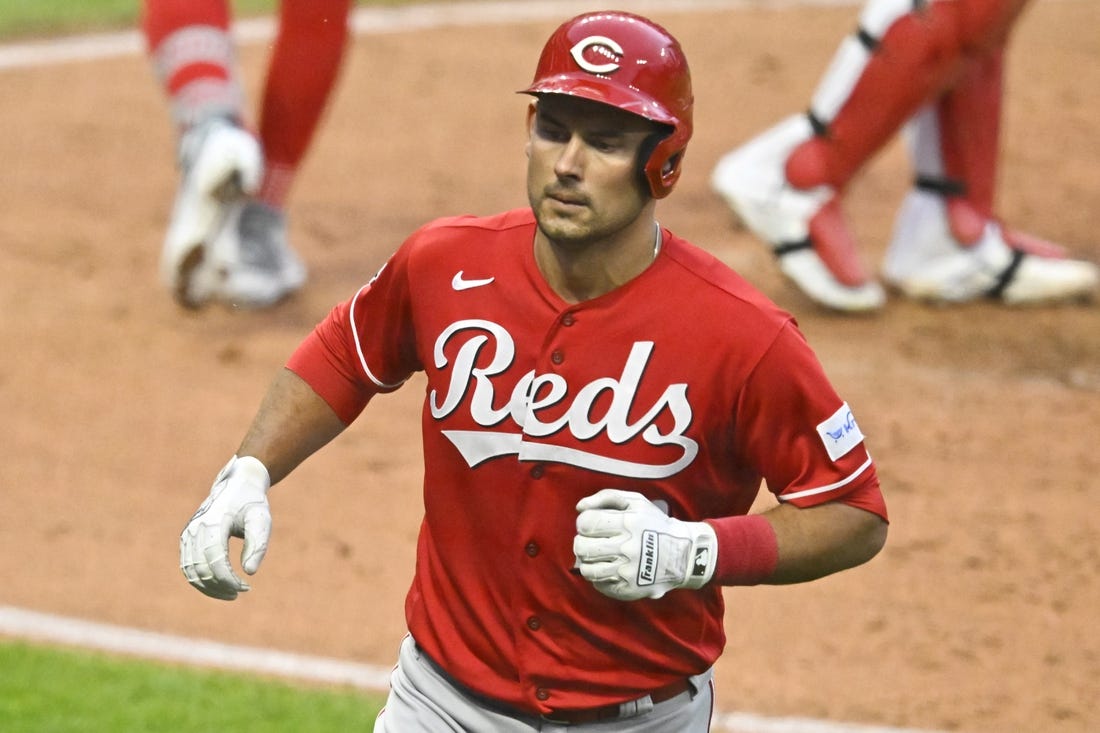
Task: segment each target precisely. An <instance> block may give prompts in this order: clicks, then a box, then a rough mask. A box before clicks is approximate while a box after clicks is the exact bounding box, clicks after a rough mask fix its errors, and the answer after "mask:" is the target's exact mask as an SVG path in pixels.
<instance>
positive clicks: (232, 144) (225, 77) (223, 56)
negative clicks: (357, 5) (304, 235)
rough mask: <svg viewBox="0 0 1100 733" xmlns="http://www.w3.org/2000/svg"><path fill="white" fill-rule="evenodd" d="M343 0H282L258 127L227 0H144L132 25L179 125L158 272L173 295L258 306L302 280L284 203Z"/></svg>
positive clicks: (316, 108)
mask: <svg viewBox="0 0 1100 733" xmlns="http://www.w3.org/2000/svg"><path fill="white" fill-rule="evenodd" d="M351 5H352V2H351V0H282V1H281V2H280V3H279V8H280V10H279V23H278V34H277V36H276V38H275V44H274V48H273V50H272V54H271V58H270V62H269V65H268V74H267V79H266V82H265V86H264V91H263V98H262V100H261V104H260V110H259V112H260V114H259V126H258V129H257V130H256V131H253V130H252V129H250V128H249V126H248V124H247V119H248V115H247V114H246V112H245V104H244V91H243V88H242V87H243V85H242V83H241V79H240V73H239V70H238V68H237V59H236V49H235V46H234V43H233V39H232V37H231V34H230V29H229V21H230V18H229V4H228V2H227V0H145V5H144V12H143V16H142V22H141V25H142V30H143V32H144V34H145V38H146V42H147V45H148V50H149V55H150V58H151V59H152V62H153V67H154V70H155V71H156V75H157V78H158V80H159V81H160V83H161V85H162V87H163V88H164V91H165V94H166V95H167V97H168V100H169V103H170V110H171V114H172V119H173V122H174V123H175V126H176V129H177V131H178V133H179V150H178V163H179V168H180V184H179V189H178V192H177V194H176V199H175V203H174V205H173V208H172V215H171V219H170V221H169V224H168V231H167V234H166V235H165V240H164V247H163V249H162V253H161V263H160V270H161V279H162V280H163V281H164V283H165V285H167V286H168V288H169V289H170V290H171V291H172V293H173V295H174V296H175V298H176V300H177V301H178V302H179V303H180V304H181V305H183V306H186V307H189V308H198V307H201V306H203V305H205V304H206V303H209V302H211V301H221V302H224V303H226V304H229V305H232V306H237V307H253V308H259V307H266V306H270V305H272V304H274V303H277V302H278V301H280V300H282V299H283V298H285V297H286V296H288V295H290V294H291V293H293V292H294V291H296V290H298V289H299V288H301V287H302V285H303V284H304V283H305V280H306V267H305V265H304V263H303V262H302V260H301V258H299V256H298V255H297V253H296V252H295V251H294V250H293V249H292V248H291V246H290V244H289V243H288V242H287V232H286V228H287V227H286V215H285V204H286V197H287V193H288V191H289V189H290V186H291V184H292V183H293V180H294V177H295V174H296V173H297V170H298V166H299V164H300V163H301V161H302V159H303V158H304V156H305V153H306V150H307V149H308V147H309V144H310V142H311V141H312V139H313V135H314V132H315V130H316V128H317V124H318V122H319V120H320V117H321V114H322V112H323V111H324V108H325V105H326V103H327V101H328V98H329V95H330V93H331V91H332V88H333V86H334V84H335V81H336V77H337V74H338V72H339V69H340V65H341V61H342V59H343V57H344V50H345V48H346V46H347V37H348V32H347V28H348V15H349V13H350V12H351Z"/></svg>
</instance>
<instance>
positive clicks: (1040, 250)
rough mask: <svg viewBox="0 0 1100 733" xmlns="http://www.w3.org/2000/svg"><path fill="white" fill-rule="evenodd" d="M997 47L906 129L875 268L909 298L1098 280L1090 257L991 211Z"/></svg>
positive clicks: (1071, 291) (1076, 293) (1059, 291)
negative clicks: (885, 239)
mask: <svg viewBox="0 0 1100 733" xmlns="http://www.w3.org/2000/svg"><path fill="white" fill-rule="evenodd" d="M1004 55H1005V54H1004V48H1003V47H1002V48H1001V49H999V50H997V51H995V52H993V53H990V54H988V55H987V56H985V57H983V58H979V59H976V60H974V61H973V62H972V63H971V64H970V65H969V66H968V68H967V69H966V70H965V72H964V73H963V75H962V77H961V78H960V80H959V81H958V83H956V84H955V85H954V86H953V87H952V89H951V90H950V91H948V92H947V93H946V94H944V95H943V96H941V97H940V98H939V100H938V101H937V103H936V104H935V105H934V106H929V107H928V108H926V109H925V110H923V111H922V112H921V113H919V114H918V116H917V117H916V118H915V119H914V120H913V121H912V122H911V123H910V124H909V126H908V128H907V133H908V138H909V144H910V147H911V150H912V157H913V161H914V167H915V169H916V176H915V182H914V187H913V189H912V190H911V191H910V192H909V194H908V195H907V196H906V198H905V200H904V201H903V202H902V206H901V209H900V211H899V214H898V217H897V220H896V222H895V228H894V235H893V237H892V239H891V242H890V246H889V248H888V250H887V253H886V259H885V262H884V265H883V275H884V277H885V278H886V279H887V280H888V281H889V282H891V283H892V284H893V285H894V286H895V287H897V288H898V289H899V290H901V291H902V292H904V293H906V294H907V295H909V296H911V297H915V298H925V299H931V300H939V301H966V300H972V299H974V298H981V297H995V298H1000V299H1001V300H1003V301H1004V302H1006V303H1013V304H1023V303H1042V302H1052V301H1063V300H1072V299H1076V298H1084V297H1086V296H1089V295H1090V294H1092V293H1093V292H1095V291H1096V289H1097V287H1098V283H1100V273H1098V270H1097V268H1096V266H1095V265H1093V264H1092V263H1089V262H1083V261H1076V260H1071V259H1069V258H1067V257H1066V253H1065V250H1064V248H1062V247H1060V246H1058V245H1055V244H1052V243H1050V242H1046V241H1044V240H1041V239H1038V238H1036V237H1032V236H1030V235H1026V234H1023V233H1021V232H1017V231H1015V230H1012V229H1009V228H1007V227H1006V226H1005V225H1004V224H1003V223H1001V221H1000V220H999V218H998V217H997V216H996V214H995V211H994V206H995V200H996V197H995V192H996V183H997V167H998V165H997V164H998V160H999V156H1000V129H1001V109H1002V107H1003V87H1004V83H1003V82H1004Z"/></svg>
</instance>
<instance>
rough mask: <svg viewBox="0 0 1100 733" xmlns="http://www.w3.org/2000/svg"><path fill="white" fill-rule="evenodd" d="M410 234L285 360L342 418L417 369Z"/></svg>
mask: <svg viewBox="0 0 1100 733" xmlns="http://www.w3.org/2000/svg"><path fill="white" fill-rule="evenodd" d="M412 246H413V245H412V238H410V241H407V242H406V243H405V244H404V245H403V246H402V248H401V249H399V250H398V251H397V252H396V253H395V254H394V255H393V256H392V257H391V258H390V260H389V261H388V262H387V263H386V264H385V265H384V266H383V267H382V269H381V270H379V272H378V274H377V275H375V276H374V278H373V279H372V280H371V281H370V282H368V283H367V284H366V285H364V286H363V287H362V288H360V289H359V291H358V292H356V293H355V295H353V296H352V297H351V298H349V299H348V300H346V301H344V302H343V303H340V304H339V305H337V306H336V307H335V308H333V309H332V310H331V311H330V312H329V314H328V316H327V317H326V318H325V319H324V320H323V321H321V322H320V323H319V324H318V325H317V326H316V327H315V328H314V329H313V331H312V333H310V334H309V336H307V337H306V338H305V340H303V341H302V343H301V344H300V345H299V346H298V348H297V349H296V350H295V351H294V353H293V354H291V357H290V359H289V360H288V361H287V365H286V366H287V368H288V369H290V370H291V371H292V372H294V373H295V374H297V375H298V376H299V377H301V378H302V379H303V380H305V382H306V383H307V384H309V385H310V387H312V388H313V390H314V391H315V392H316V393H317V394H318V395H320V396H321V398H322V399H324V400H325V402H327V403H328V405H329V406H330V407H332V409H333V410H334V411H335V412H336V414H337V415H338V416H339V417H340V419H341V420H343V421H344V422H345V423H350V422H352V421H353V420H354V419H355V418H356V417H358V415H359V413H360V412H362V411H363V408H364V407H366V405H367V403H368V402H369V401H370V399H371V398H372V397H373V396H374V395H376V394H378V393H380V392H392V391H393V390H395V389H397V388H398V387H400V386H401V385H402V384H404V382H405V380H406V379H408V378H409V376H411V375H412V373H413V372H414V371H417V370H418V369H420V364H419V360H418V358H417V352H416V346H415V329H414V326H413V318H412V315H411V314H412V306H411V303H410V298H409V288H408V264H409V250H410V249H411V248H412Z"/></svg>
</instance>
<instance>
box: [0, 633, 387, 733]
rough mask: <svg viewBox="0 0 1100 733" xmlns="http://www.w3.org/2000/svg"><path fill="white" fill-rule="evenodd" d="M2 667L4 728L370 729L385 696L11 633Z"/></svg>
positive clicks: (322, 732)
mask: <svg viewBox="0 0 1100 733" xmlns="http://www.w3.org/2000/svg"><path fill="white" fill-rule="evenodd" d="M0 670H3V671H2V672H0V729H2V730H3V731H5V733H101V732H103V731H111V733H131V732H133V733H188V732H189V731H195V732H196V733H197V732H198V731H217V730H231V731H234V733H252V732H256V733H259V732H260V731H262V732H263V733H284V732H285V733H332V732H333V731H341V732H342V731H361V732H362V733H370V731H371V730H372V728H373V725H374V717H375V715H376V714H377V712H378V709H379V707H380V706H381V704H382V700H381V699H380V698H379V697H377V696H368V695H366V694H363V693H360V692H358V691H354V690H346V689H329V688H320V687H306V686H294V685H291V684H288V683H283V682H274V681H270V680H265V679H259V678H256V677H249V676H246V675H237V674H230V673H223V672H210V671H200V670H194V669H186V668H180V667H174V666H168V665H157V664H150V663H145V662H139V661H134V660H130V659H121V658H116V657H111V656H107V655H101V654H94V653H90V652H74V651H67V650H64V651H63V650H58V649H52V648H42V647H35V646H31V645H28V644H24V643H18V642H16V643H12V642H4V643H0Z"/></svg>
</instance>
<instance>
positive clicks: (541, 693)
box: [535, 687, 550, 702]
mask: <svg viewBox="0 0 1100 733" xmlns="http://www.w3.org/2000/svg"><path fill="white" fill-rule="evenodd" d="M535 697H537V698H538V699H539V700H542V701H543V702H545V701H546V700H549V699H550V690H547V689H546V688H545V687H540V688H538V689H537V690H535Z"/></svg>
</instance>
